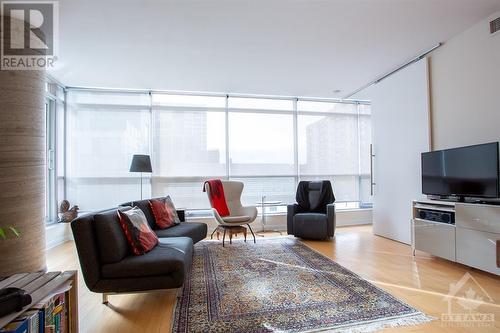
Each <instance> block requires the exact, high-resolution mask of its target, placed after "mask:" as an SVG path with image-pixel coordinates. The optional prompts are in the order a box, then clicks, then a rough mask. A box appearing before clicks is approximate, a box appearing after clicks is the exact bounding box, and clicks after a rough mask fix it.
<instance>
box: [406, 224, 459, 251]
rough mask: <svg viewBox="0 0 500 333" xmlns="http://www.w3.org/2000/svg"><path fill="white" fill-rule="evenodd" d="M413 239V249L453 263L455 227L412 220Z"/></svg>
mask: <svg viewBox="0 0 500 333" xmlns="http://www.w3.org/2000/svg"><path fill="white" fill-rule="evenodd" d="M413 238H414V245H415V249H417V250H420V251H424V252H427V253H430V254H432V255H435V256H438V257H441V258H445V259H448V260H452V261H455V226H453V225H449V224H444V223H438V222H431V221H426V220H421V219H414V221H413Z"/></svg>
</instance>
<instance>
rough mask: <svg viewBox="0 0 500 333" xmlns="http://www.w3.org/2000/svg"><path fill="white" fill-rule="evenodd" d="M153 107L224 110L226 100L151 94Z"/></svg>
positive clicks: (221, 98) (213, 97)
mask: <svg viewBox="0 0 500 333" xmlns="http://www.w3.org/2000/svg"><path fill="white" fill-rule="evenodd" d="M152 97H153V105H164V106H185V107H199V108H225V107H226V98H225V97H219V96H193V95H171V94H153V95H152Z"/></svg>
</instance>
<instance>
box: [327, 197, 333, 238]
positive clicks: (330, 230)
mask: <svg viewBox="0 0 500 333" xmlns="http://www.w3.org/2000/svg"><path fill="white" fill-rule="evenodd" d="M326 217H327V220H328V224H327V230H328V237H333V236H334V234H335V204H334V203H332V204H328V205H327V206H326Z"/></svg>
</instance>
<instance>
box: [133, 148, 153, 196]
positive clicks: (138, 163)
mask: <svg viewBox="0 0 500 333" xmlns="http://www.w3.org/2000/svg"><path fill="white" fill-rule="evenodd" d="M130 172H140V173H141V200H142V173H143V172H153V170H152V168H151V159H150V158H149V155H134V157H132V164H130Z"/></svg>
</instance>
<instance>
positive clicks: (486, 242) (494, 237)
mask: <svg viewBox="0 0 500 333" xmlns="http://www.w3.org/2000/svg"><path fill="white" fill-rule="evenodd" d="M456 232H457V261H458V262H459V263H461V264H464V265H467V266H471V267H475V268H479V269H482V270H484V271H487V272H490V273H493V274H497V275H500V268H499V267H498V266H497V261H498V258H497V256H498V255H499V253H498V250H497V241H500V234H496V233H490V232H482V231H477V230H470V229H464V228H457V230H456Z"/></svg>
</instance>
